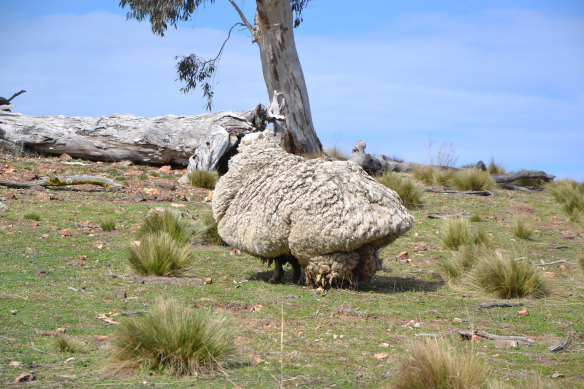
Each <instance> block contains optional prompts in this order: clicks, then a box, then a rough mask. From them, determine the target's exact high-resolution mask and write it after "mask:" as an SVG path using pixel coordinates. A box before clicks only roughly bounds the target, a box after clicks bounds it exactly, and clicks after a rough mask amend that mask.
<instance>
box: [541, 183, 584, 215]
mask: <svg viewBox="0 0 584 389" xmlns="http://www.w3.org/2000/svg"><path fill="white" fill-rule="evenodd" d="M549 190H550V192H551V194H552V195H553V196H554V198H555V199H556V201H557V202H558V203H559V204H560V207H561V208H562V210H563V211H564V212H565V213H566V215H568V216H569V217H570V220H571V221H581V220H584V183H579V182H576V181H574V180H567V179H564V180H560V181H557V182H554V183H551V184H550V185H549Z"/></svg>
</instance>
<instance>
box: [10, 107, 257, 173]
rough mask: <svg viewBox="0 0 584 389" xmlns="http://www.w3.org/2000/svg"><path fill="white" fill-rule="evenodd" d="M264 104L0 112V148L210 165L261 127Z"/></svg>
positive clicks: (141, 161)
mask: <svg viewBox="0 0 584 389" xmlns="http://www.w3.org/2000/svg"><path fill="white" fill-rule="evenodd" d="M266 110H267V108H266V107H264V106H261V105H259V106H258V107H256V108H255V109H252V110H249V111H222V112H215V113H210V114H204V115H197V116H175V115H168V116H160V117H155V118H142V117H136V116H134V115H129V114H115V115H112V116H103V117H101V118H93V117H65V116H48V117H37V116H28V115H23V114H17V113H8V112H4V111H0V148H2V147H4V148H8V149H12V150H15V149H19V148H21V149H22V148H24V149H26V150H33V151H38V152H41V153H48V154H58V155H59V154H62V153H67V154H69V155H71V156H72V157H77V158H84V159H88V160H98V161H124V160H130V161H134V162H138V163H153V164H171V163H172V164H180V165H186V164H187V163H188V160H189V157H191V156H193V154H194V155H196V156H199V159H200V163H201V164H202V165H201V166H206V167H208V168H214V167H215V166H216V165H217V162H218V160H219V158H221V156H222V155H223V154H224V153H225V151H226V150H228V148H229V147H230V146H234V145H235V144H236V143H237V140H238V139H239V138H241V137H242V136H244V135H245V134H248V133H250V132H255V131H261V130H263V129H264V127H265V114H266Z"/></svg>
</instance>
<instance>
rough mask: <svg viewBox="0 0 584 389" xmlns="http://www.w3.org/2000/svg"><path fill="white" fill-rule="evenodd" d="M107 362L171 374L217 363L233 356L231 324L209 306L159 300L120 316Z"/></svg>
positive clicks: (205, 369) (123, 367) (120, 367)
mask: <svg viewBox="0 0 584 389" xmlns="http://www.w3.org/2000/svg"><path fill="white" fill-rule="evenodd" d="M110 346H111V355H110V359H109V366H110V367H111V368H112V369H115V370H130V369H137V368H142V367H144V368H148V369H152V370H157V371H160V372H164V371H166V372H169V373H170V374H173V375H176V376H182V375H191V374H195V375H196V374H200V373H205V372H209V371H212V370H215V369H218V368H221V367H222V366H224V365H225V364H226V363H228V362H231V361H233V360H234V358H235V356H236V349H235V342H234V336H233V328H232V326H231V325H229V323H228V322H227V321H226V319H225V317H222V316H218V315H217V314H215V313H213V312H212V311H207V310H194V309H190V308H186V307H184V306H182V305H180V304H179V303H177V301H176V300H174V299H168V300H163V299H159V300H158V301H157V302H156V303H155V305H154V306H153V307H152V311H151V313H149V314H146V315H141V316H132V317H129V318H126V319H125V320H123V321H122V322H121V324H120V326H119V327H118V329H117V331H116V333H115V334H114V335H113V336H112V341H111V343H110Z"/></svg>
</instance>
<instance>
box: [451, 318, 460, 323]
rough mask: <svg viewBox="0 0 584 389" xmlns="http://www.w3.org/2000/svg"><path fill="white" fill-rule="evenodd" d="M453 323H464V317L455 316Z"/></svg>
mask: <svg viewBox="0 0 584 389" xmlns="http://www.w3.org/2000/svg"><path fill="white" fill-rule="evenodd" d="M452 322H453V323H462V319H461V318H459V317H455V318H454V319H452Z"/></svg>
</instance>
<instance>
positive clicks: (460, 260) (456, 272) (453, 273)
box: [438, 245, 488, 282]
mask: <svg viewBox="0 0 584 389" xmlns="http://www.w3.org/2000/svg"><path fill="white" fill-rule="evenodd" d="M486 250H488V249H487V248H486V247H485V246H481V245H466V246H461V247H459V249H458V250H457V251H453V252H451V253H450V255H449V256H447V257H446V258H444V259H442V260H441V261H440V262H439V263H438V269H439V271H440V275H441V276H442V278H443V279H444V280H447V281H449V282H453V281H455V280H457V279H459V278H461V277H462V276H464V275H466V274H468V273H469V271H470V269H472V267H473V266H474V265H475V264H476V263H477V262H478V260H479V258H480V257H481V256H482V255H484V253H485V252H486Z"/></svg>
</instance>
